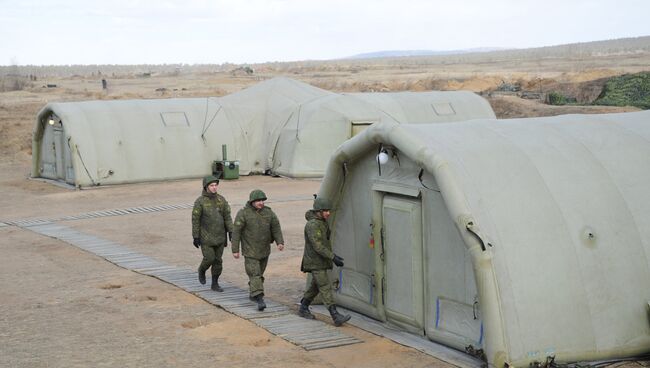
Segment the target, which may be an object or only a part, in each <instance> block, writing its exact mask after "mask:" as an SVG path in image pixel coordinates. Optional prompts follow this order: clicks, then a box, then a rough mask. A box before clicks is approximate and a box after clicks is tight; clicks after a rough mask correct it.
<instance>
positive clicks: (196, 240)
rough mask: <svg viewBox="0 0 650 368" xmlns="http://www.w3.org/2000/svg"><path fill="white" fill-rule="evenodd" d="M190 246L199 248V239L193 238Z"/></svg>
mask: <svg viewBox="0 0 650 368" xmlns="http://www.w3.org/2000/svg"><path fill="white" fill-rule="evenodd" d="M192 244H194V246H195V247H197V248H199V247H201V238H194V241H193V242H192Z"/></svg>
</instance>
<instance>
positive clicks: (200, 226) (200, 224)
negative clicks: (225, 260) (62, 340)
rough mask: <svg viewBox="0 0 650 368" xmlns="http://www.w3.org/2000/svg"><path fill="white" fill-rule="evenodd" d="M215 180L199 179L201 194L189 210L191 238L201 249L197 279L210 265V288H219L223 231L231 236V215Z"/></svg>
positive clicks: (214, 178)
mask: <svg viewBox="0 0 650 368" xmlns="http://www.w3.org/2000/svg"><path fill="white" fill-rule="evenodd" d="M218 185H219V179H218V178H217V177H216V176H206V177H205V178H203V194H201V196H200V197H199V198H197V199H196V201H195V202H194V208H193V209H192V237H193V238H194V246H195V247H197V248H199V247H200V248H201V252H202V253H203V261H202V262H201V264H200V265H199V282H200V283H201V284H205V272H206V271H207V270H208V268H210V267H212V285H211V289H212V290H214V291H220V292H221V291H223V289H222V288H221V287H220V286H219V276H220V275H221V271H222V270H223V266H222V260H221V256H222V255H223V248H224V247H226V246H227V245H228V242H227V240H226V234H228V236H229V237H231V238H232V230H233V226H232V218H231V216H230V205H228V202H227V201H226V199H225V198H224V197H223V196H221V195H219V194H217V186H218Z"/></svg>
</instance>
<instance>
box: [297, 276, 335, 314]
mask: <svg viewBox="0 0 650 368" xmlns="http://www.w3.org/2000/svg"><path fill="white" fill-rule="evenodd" d="M310 273H311V284H309V287H308V288H307V290H305V294H304V296H303V298H304V299H305V300H309V301H310V302H311V301H312V300H314V298H316V295H318V294H320V297H321V298H322V299H323V304H325V306H326V307H328V308H329V306H330V305H334V297H333V296H332V283H331V282H330V279H329V277H328V276H327V270H315V271H311V272H310Z"/></svg>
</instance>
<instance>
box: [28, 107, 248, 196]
mask: <svg viewBox="0 0 650 368" xmlns="http://www.w3.org/2000/svg"><path fill="white" fill-rule="evenodd" d="M210 104H211V102H210V101H209V100H206V99H168V100H128V101H88V102H66V103H50V104H48V105H46V106H45V107H44V108H43V109H42V110H41V111H40V112H39V114H38V116H37V119H36V124H35V128H34V133H33V152H34V154H33V165H32V176H34V177H39V176H41V174H42V171H43V165H42V158H43V157H44V156H45V155H47V154H48V152H47V150H48V149H49V148H50V147H46V146H44V145H43V144H42V143H43V142H42V139H43V135H44V133H45V132H46V129H47V127H48V120H49V118H50V117H51V116H53V115H52V114H54V116H56V117H57V118H58V119H60V121H61V122H62V126H63V134H64V139H63V140H64V142H63V144H62V145H63V147H64V148H65V149H68V150H69V151H70V156H71V157H70V158H71V160H72V164H73V165H72V166H73V169H74V181H73V182H69V183H70V184H73V185H75V186H89V185H99V184H119V183H128V182H141V181H152V180H165V179H178V178H187V177H196V176H198V175H200V174H201V173H207V172H209V170H210V166H209V165H210V162H212V160H215V159H218V158H220V157H221V145H222V144H228V145H229V146H231V147H236V146H237V145H236V144H234V143H235V142H236V136H234V134H235V133H236V132H235V131H234V130H233V127H232V125H231V124H230V122H229V121H226V122H225V123H223V124H222V126H221V129H220V134H218V135H217V134H214V135H209V134H203V135H202V133H204V132H203V128H204V123H205V121H206V110H210V108H209V107H210ZM212 110H214V107H212ZM44 150H45V151H44ZM234 154H237V153H236V152H234ZM242 169H243V170H244V171H247V170H249V168H248V167H246V166H245V165H244V167H243V168H242Z"/></svg>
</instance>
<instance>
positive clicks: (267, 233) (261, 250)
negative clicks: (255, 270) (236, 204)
mask: <svg viewBox="0 0 650 368" xmlns="http://www.w3.org/2000/svg"><path fill="white" fill-rule="evenodd" d="M273 241H275V242H276V244H284V238H283V237H282V229H281V228H280V220H278V217H277V216H276V215H275V213H274V212H273V210H271V208H270V207H266V206H264V207H263V208H262V209H261V210H258V209H256V208H255V207H253V206H252V205H251V203H250V202H248V203H246V206H244V208H242V209H241V210H239V212H237V216H236V217H235V229H234V231H233V233H232V252H233V253H238V252H239V244H240V243H241V248H242V254H243V255H244V257H248V258H254V259H263V258H266V257H268V256H269V254H271V246H270V244H271V243H273Z"/></svg>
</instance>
